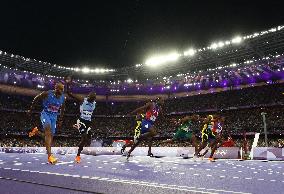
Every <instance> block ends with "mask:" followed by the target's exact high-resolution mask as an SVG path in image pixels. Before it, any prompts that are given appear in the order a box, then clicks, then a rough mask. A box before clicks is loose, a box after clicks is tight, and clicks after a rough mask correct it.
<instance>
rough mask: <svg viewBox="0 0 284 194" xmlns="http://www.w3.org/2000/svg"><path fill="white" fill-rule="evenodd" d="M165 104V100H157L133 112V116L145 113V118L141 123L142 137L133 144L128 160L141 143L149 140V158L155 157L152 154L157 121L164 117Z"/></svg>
mask: <svg viewBox="0 0 284 194" xmlns="http://www.w3.org/2000/svg"><path fill="white" fill-rule="evenodd" d="M163 104H164V100H163V99H162V98H157V99H156V100H155V102H148V103H147V104H146V105H144V106H142V107H140V108H138V109H136V110H134V111H133V112H131V113H130V114H131V115H135V114H141V113H143V112H144V113H145V112H146V114H145V117H144V119H143V120H142V123H141V135H140V136H139V138H138V139H137V142H136V143H135V144H133V145H132V146H131V148H130V150H129V151H128V154H127V158H129V157H130V154H131V152H132V151H133V150H134V149H135V148H136V147H137V146H138V145H139V143H140V142H141V141H144V140H148V141H149V144H148V146H149V150H148V156H153V154H152V153H151V147H152V143H153V137H154V136H155V135H157V130H156V127H155V121H156V119H157V118H158V116H159V115H162V117H163V113H162V105H163Z"/></svg>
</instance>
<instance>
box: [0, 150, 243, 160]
mask: <svg viewBox="0 0 284 194" xmlns="http://www.w3.org/2000/svg"><path fill="white" fill-rule="evenodd" d="M128 149H129V148H127V149H126V150H128ZM77 150H78V148H77V147H53V148H52V152H53V153H56V154H62V155H65V154H76V153H77ZM120 150H121V148H120V147H87V148H84V150H83V151H82V154H87V155H94V156H96V155H120V154H121V153H120ZM0 152H5V153H46V150H45V147H5V148H3V147H0ZM147 153H148V148H147V147H137V148H136V149H135V150H134V151H133V152H132V154H133V155H134V156H145V155H147ZM152 153H153V154H154V155H155V156H160V157H162V156H167V157H192V156H193V154H194V148H193V147H152ZM209 154H210V151H209V152H208V153H207V154H206V155H205V157H209ZM214 158H224V159H239V158H240V148H239V147H220V148H219V149H218V150H217V151H216V152H215V154H214Z"/></svg>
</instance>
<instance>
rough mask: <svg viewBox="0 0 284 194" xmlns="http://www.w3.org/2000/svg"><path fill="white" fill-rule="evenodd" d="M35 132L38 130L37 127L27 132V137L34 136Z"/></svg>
mask: <svg viewBox="0 0 284 194" xmlns="http://www.w3.org/2000/svg"><path fill="white" fill-rule="evenodd" d="M37 132H38V128H37V127H35V128H33V129H32V131H31V132H29V137H32V136H34V135H35V134H36V133H37Z"/></svg>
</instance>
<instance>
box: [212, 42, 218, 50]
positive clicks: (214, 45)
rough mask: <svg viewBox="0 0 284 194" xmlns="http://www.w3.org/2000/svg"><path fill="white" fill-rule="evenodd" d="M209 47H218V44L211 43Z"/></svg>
mask: <svg viewBox="0 0 284 194" xmlns="http://www.w3.org/2000/svg"><path fill="white" fill-rule="evenodd" d="M210 48H211V49H217V48H218V44H217V43H213V44H211V46H210Z"/></svg>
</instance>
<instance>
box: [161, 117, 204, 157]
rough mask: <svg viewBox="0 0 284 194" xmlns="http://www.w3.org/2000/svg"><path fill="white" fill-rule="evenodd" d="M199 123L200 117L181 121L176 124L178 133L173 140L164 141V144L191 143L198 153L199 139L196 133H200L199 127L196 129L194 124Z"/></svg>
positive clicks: (186, 118) (185, 118)
mask: <svg viewBox="0 0 284 194" xmlns="http://www.w3.org/2000/svg"><path fill="white" fill-rule="evenodd" d="M198 121H199V115H193V116H186V117H184V118H182V119H180V120H179V121H178V122H175V124H176V125H177V126H178V127H177V131H176V133H175V134H174V136H173V138H172V139H168V140H165V141H163V143H173V142H175V141H191V143H192V145H193V146H194V148H195V152H197V149H198V146H197V139H196V136H195V135H196V133H197V131H198V127H195V125H194V123H195V122H198Z"/></svg>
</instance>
